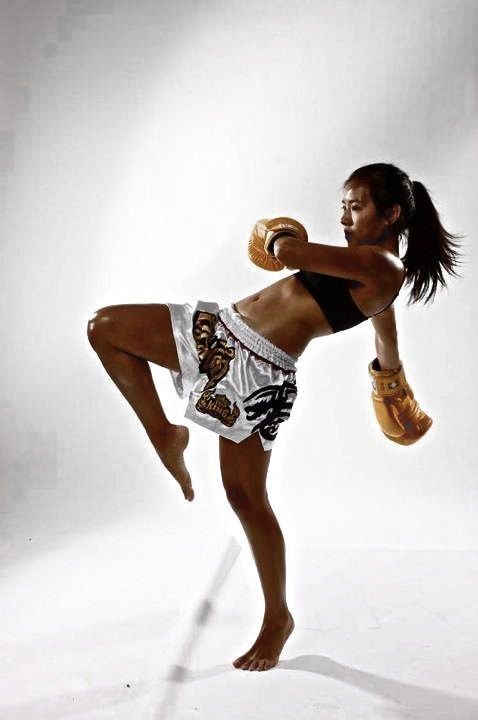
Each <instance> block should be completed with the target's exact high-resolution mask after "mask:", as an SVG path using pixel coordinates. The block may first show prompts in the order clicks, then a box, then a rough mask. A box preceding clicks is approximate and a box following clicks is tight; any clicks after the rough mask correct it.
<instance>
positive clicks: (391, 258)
mask: <svg viewBox="0 0 478 720" xmlns="http://www.w3.org/2000/svg"><path fill="white" fill-rule="evenodd" d="M370 249H371V250H372V251H373V252H374V254H375V257H376V259H377V269H378V270H379V272H380V274H387V275H389V277H390V279H396V280H397V281H399V282H400V281H401V280H403V278H404V276H405V266H404V264H403V262H402V261H401V260H400V258H399V257H398V255H395V253H393V252H391V251H390V250H387V248H383V247H381V246H380V245H370Z"/></svg>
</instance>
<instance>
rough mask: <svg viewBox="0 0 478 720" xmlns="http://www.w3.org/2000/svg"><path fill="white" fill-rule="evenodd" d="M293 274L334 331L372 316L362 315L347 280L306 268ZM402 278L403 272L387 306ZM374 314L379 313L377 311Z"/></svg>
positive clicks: (346, 327)
mask: <svg viewBox="0 0 478 720" xmlns="http://www.w3.org/2000/svg"><path fill="white" fill-rule="evenodd" d="M294 275H295V277H296V278H297V279H298V280H300V282H301V283H302V285H303V286H304V287H305V288H306V289H307V290H308V291H309V292H310V294H311V295H312V297H313V298H314V299H315V300H316V301H317V303H318V305H319V307H320V309H321V310H322V312H323V313H324V315H325V317H326V318H327V321H328V322H329V325H330V326H331V328H332V330H333V331H334V333H336V332H340V331H341V330H348V328H351V327H353V326H354V325H358V324H359V323H361V322H364V320H368V319H369V317H373V316H372V315H370V316H368V315H364V314H363V312H362V311H361V310H360V309H359V307H358V306H357V305H356V304H355V301H354V299H353V297H352V295H351V294H350V292H349V289H348V285H347V283H348V282H349V281H348V280H346V279H345V278H340V277H336V276H335V275H324V274H322V273H316V272H309V271H308V270H299V272H296V273H294ZM404 280H405V274H404V275H403V279H402V282H401V284H400V287H399V289H398V292H397V293H396V295H395V296H394V297H393V299H392V300H391V301H390V302H389V303H388V305H387V307H390V305H391V304H392V303H393V302H394V300H395V299H396V298H397V297H398V294H399V292H400V290H401V289H402V285H403V281H404ZM384 310H386V308H383V309H382V310H380V312H383V311H384ZM375 314H376V315H379V313H375Z"/></svg>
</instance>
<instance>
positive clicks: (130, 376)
mask: <svg viewBox="0 0 478 720" xmlns="http://www.w3.org/2000/svg"><path fill="white" fill-rule="evenodd" d="M88 338H89V341H90V343H91V345H92V347H93V348H94V350H95V351H96V353H97V354H98V357H99V358H100V360H101V362H102V364H103V366H104V368H105V370H106V372H107V373H108V375H109V376H110V377H111V379H112V380H113V382H114V383H115V384H116V385H117V386H118V388H119V390H120V391H121V393H122V394H123V396H124V397H125V398H126V400H127V401H128V402H129V404H130V405H131V407H132V408H133V410H134V411H135V413H136V415H137V416H138V418H139V419H140V421H141V423H142V425H143V427H144V429H145V430H146V433H147V435H148V437H149V439H150V440H151V442H152V444H153V446H154V448H155V449H156V452H157V453H158V455H159V457H160V458H161V460H162V462H163V464H164V466H165V467H166V468H167V469H168V470H169V472H170V473H171V474H172V475H173V477H174V478H175V479H176V480H177V481H178V483H179V484H180V486H181V489H182V491H183V493H184V497H185V498H186V500H192V499H193V498H194V490H193V489H192V485H191V477H190V475H189V472H188V470H187V468H186V465H185V463H184V457H183V453H184V450H185V449H186V447H187V445H188V442H189V430H188V428H187V427H186V426H185V425H174V424H173V423H170V422H169V420H168V418H167V417H166V414H165V412H164V410H163V407H162V405H161V401H160V399H159V397H158V394H157V392H156V387H155V385H154V382H153V377H152V374H151V368H150V367H149V364H148V362H154V363H156V364H157V365H161V366H162V367H165V368H168V369H171V370H177V371H179V369H180V367H179V359H178V354H177V350H176V343H175V341H174V336H173V330H172V325H171V315H170V312H169V308H168V306H167V305H165V304H161V303H150V304H146V305H109V306H107V307H104V308H101V309H99V310H97V311H96V312H95V313H94V315H93V317H92V318H91V319H90V320H89V322H88Z"/></svg>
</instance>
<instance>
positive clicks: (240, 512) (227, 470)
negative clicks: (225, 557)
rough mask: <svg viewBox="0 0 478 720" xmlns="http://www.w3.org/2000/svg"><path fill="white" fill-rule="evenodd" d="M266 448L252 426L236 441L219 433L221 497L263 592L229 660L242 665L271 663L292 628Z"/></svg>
mask: <svg viewBox="0 0 478 720" xmlns="http://www.w3.org/2000/svg"><path fill="white" fill-rule="evenodd" d="M271 453H272V451H271V450H268V451H264V449H263V447H262V443H261V440H260V437H259V434H258V433H257V432H256V433H254V434H253V435H251V436H250V437H248V438H246V439H245V440H243V441H242V442H241V443H235V442H233V441H232V440H228V439H227V438H224V437H222V436H219V458H220V466H221V475H222V481H223V485H224V489H225V491H226V495H227V499H228V500H229V503H230V505H231V507H232V509H233V510H234V512H235V513H236V515H237V516H238V518H239V520H240V522H241V524H242V527H243V528H244V531H245V533H246V535H247V539H248V541H249V545H250V547H251V550H252V553H253V556H254V560H255V563H256V566H257V571H258V573H259V578H260V581H261V586H262V592H263V594H264V603H265V610H264V619H263V623H262V627H261V629H260V631H259V635H258V637H257V639H256V641H255V642H254V644H253V645H252V647H251V648H249V650H248V651H247V652H246V653H245V654H244V655H241V656H240V657H238V658H237V659H236V660H235V661H234V663H233V664H234V666H235V667H236V668H241V669H242V670H269V669H270V668H272V667H274V665H277V663H278V661H279V656H280V653H281V652H282V648H283V647H284V644H285V642H286V640H287V638H288V637H289V635H290V634H291V632H292V630H293V629H294V620H293V618H292V615H291V613H290V611H289V608H288V607H287V601H286V590H285V583H286V565H285V544H284V537H283V535H282V531H281V529H280V526H279V523H278V522H277V518H276V516H275V515H274V512H273V510H272V508H271V506H270V503H269V499H268V496H267V490H266V477H267V470H268V467H269V462H270V456H271Z"/></svg>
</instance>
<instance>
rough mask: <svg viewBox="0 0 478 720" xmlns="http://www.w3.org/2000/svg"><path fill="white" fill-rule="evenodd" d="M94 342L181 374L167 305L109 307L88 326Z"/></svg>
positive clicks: (97, 313) (98, 311) (103, 309)
mask: <svg viewBox="0 0 478 720" xmlns="http://www.w3.org/2000/svg"><path fill="white" fill-rule="evenodd" d="M88 334H89V336H90V339H92V342H93V343H94V342H98V343H101V342H108V343H110V344H112V345H114V347H116V348H118V349H119V350H123V351H124V352H128V353H131V354H132V355H136V356H137V357H141V358H144V359H145V360H149V361H150V362H153V363H156V364H157V365H161V366H163V367H165V368H168V369H169V370H176V371H178V372H179V371H180V366H179V358H178V353H177V349H176V343H175V340H174V335H173V328H172V324H171V314H170V311H169V307H168V306H167V305H166V304H164V303H149V304H145V305H139V304H133V305H108V306H107V307H103V308H101V309H100V310H97V311H96V313H95V314H94V315H93V317H92V318H91V320H90V321H89V324H88Z"/></svg>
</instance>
